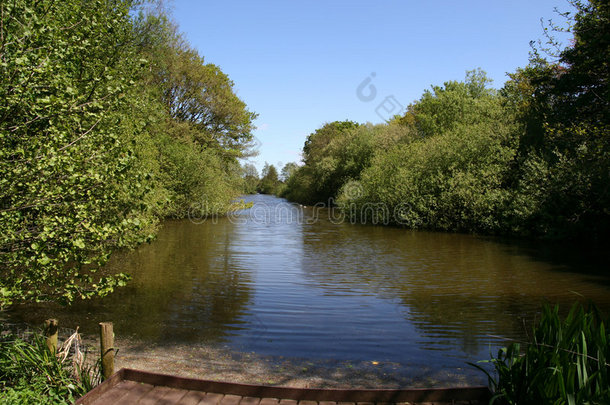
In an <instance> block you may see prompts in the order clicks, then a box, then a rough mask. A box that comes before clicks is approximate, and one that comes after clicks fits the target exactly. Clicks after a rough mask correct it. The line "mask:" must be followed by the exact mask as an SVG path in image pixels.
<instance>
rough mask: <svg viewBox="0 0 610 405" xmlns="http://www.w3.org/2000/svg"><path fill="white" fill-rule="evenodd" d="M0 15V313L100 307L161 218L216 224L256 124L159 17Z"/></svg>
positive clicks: (85, 10)
mask: <svg viewBox="0 0 610 405" xmlns="http://www.w3.org/2000/svg"><path fill="white" fill-rule="evenodd" d="M134 7H135V4H134V3H133V2H132V1H129V0H119V1H112V2H107V1H101V0H93V1H88V2H81V1H62V2H56V1H51V0H41V1H36V2H30V1H26V0H14V1H10V2H2V3H0V12H1V14H2V24H1V26H0V99H1V100H2V103H1V104H0V306H2V305H5V304H8V303H10V302H12V301H15V300H43V299H61V300H62V301H65V302H70V301H72V300H73V299H74V298H76V297H81V298H86V297H90V296H93V295H103V294H105V293H107V292H109V291H111V290H112V289H113V288H114V287H115V286H116V285H122V284H124V283H125V281H126V280H127V276H125V275H121V274H119V275H109V274H104V275H102V274H98V272H97V270H98V269H99V268H100V267H101V265H102V264H103V263H104V262H105V261H106V260H107V259H108V256H109V254H110V253H111V252H112V250H113V249H116V248H121V247H131V246H135V245H137V244H138V243H141V242H143V241H146V240H149V239H150V238H151V237H152V235H153V234H154V231H155V224H156V222H157V220H158V218H161V217H165V216H173V217H185V216H187V215H189V213H190V210H191V209H192V207H193V206H196V207H197V210H198V211H199V212H198V215H201V214H202V213H203V214H208V213H211V212H226V211H227V210H228V209H230V207H231V201H232V199H233V198H234V197H236V196H237V195H238V194H239V192H240V191H241V187H242V179H241V176H240V174H241V173H240V167H239V164H238V161H237V159H238V158H239V157H243V156H247V155H248V154H249V153H250V147H251V138H252V135H251V131H252V129H253V126H252V120H253V119H254V117H255V115H254V114H253V113H251V112H249V111H248V110H247V108H246V106H245V104H244V103H243V102H242V101H241V100H239V99H238V98H237V97H236V96H235V94H234V92H233V83H232V82H231V81H230V80H229V78H228V77H227V76H226V75H225V74H224V73H222V71H221V70H220V69H219V68H218V67H217V66H214V65H210V64H206V63H204V60H203V58H202V57H200V56H199V55H198V54H197V52H196V51H194V50H193V49H192V48H190V47H189V46H188V44H186V42H185V41H184V40H183V39H182V38H181V36H180V35H179V34H178V33H177V30H176V28H175V27H174V26H173V25H172V24H171V22H170V21H169V20H168V18H167V16H166V15H164V14H163V13H159V12H157V13H144V12H138V9H137V8H134Z"/></svg>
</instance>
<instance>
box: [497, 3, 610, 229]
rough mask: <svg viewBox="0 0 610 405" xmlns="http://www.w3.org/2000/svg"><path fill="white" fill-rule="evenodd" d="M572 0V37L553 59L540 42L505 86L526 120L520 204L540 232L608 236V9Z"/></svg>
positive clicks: (518, 175) (517, 178)
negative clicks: (538, 46)
mask: <svg viewBox="0 0 610 405" xmlns="http://www.w3.org/2000/svg"><path fill="white" fill-rule="evenodd" d="M572 4H573V6H574V7H575V10H576V13H575V14H571V13H564V14H563V15H564V16H566V17H568V21H569V24H568V25H570V26H571V30H572V33H573V34H574V39H573V45H571V46H569V47H567V48H565V49H563V50H561V51H560V52H559V53H558V55H557V56H558V60H557V62H553V63H552V62H548V61H547V60H546V59H545V58H543V55H542V53H541V52H540V51H538V50H535V52H534V53H533V56H532V59H531V61H530V65H529V66H528V67H526V68H524V69H520V70H518V71H517V72H516V73H515V74H513V75H511V80H510V81H509V82H508V83H507V84H506V86H505V89H504V91H505V93H506V95H507V99H508V100H509V103H510V105H511V107H512V108H513V109H514V110H515V111H516V113H517V114H518V115H519V116H520V118H521V121H522V123H523V125H524V132H523V136H522V138H521V140H520V143H521V146H520V150H519V157H518V159H517V160H516V162H517V163H518V165H517V166H515V169H514V175H513V178H514V183H515V189H516V190H517V192H516V194H515V196H516V198H515V204H514V207H515V209H514V211H515V212H517V213H519V212H520V213H526V214H527V215H526V218H525V219H524V220H523V223H524V226H523V227H524V228H528V229H530V230H531V232H532V233H534V234H538V235H543V236H546V237H552V238H565V237H575V236H579V237H587V238H590V237H603V236H604V235H607V231H608V229H609V227H610V212H609V211H608V206H610V190H609V189H608V184H610V131H609V115H608V111H610V106H609V103H610V101H609V100H610V94H609V93H608V76H609V73H608V72H609V69H608V54H609V53H610V42H609V40H608V35H607V34H606V32H608V29H610V22H609V21H610V12H609V10H610V9H609V6H608V4H607V3H606V2H601V1H590V2H581V1H574V2H572ZM550 40H551V42H555V41H553V39H552V38H551V39H550ZM532 196H535V198H532ZM520 205H523V206H524V207H526V209H525V210H523V209H521V210H519V209H518V207H519V206H520ZM516 222H518V220H516Z"/></svg>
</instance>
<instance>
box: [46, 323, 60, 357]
mask: <svg viewBox="0 0 610 405" xmlns="http://www.w3.org/2000/svg"><path fill="white" fill-rule="evenodd" d="M57 326H58V322H57V319H47V320H46V321H44V335H45V336H46V338H47V347H48V348H49V351H50V352H51V353H53V354H55V353H57V329H58V327H57Z"/></svg>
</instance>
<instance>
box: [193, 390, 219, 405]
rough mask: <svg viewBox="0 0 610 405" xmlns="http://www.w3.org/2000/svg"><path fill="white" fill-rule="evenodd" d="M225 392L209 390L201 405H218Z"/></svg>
mask: <svg viewBox="0 0 610 405" xmlns="http://www.w3.org/2000/svg"><path fill="white" fill-rule="evenodd" d="M222 397H224V395H223V394H216V393H212V392H208V393H206V394H205V396H204V397H203V399H202V400H201V402H199V405H218V404H219V403H220V401H222Z"/></svg>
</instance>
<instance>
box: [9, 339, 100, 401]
mask: <svg viewBox="0 0 610 405" xmlns="http://www.w3.org/2000/svg"><path fill="white" fill-rule="evenodd" d="M67 342H69V340H68V341H67ZM65 343H66V342H65ZM69 350H70V345H68V346H67V347H66V348H61V349H60V350H59V353H57V355H55V354H52V353H51V352H50V351H49V349H48V348H47V345H46V343H45V339H44V337H43V336H42V335H40V334H38V333H35V334H33V335H32V336H29V337H28V338H27V339H24V338H20V337H18V336H15V335H13V334H6V335H3V336H2V337H0V396H1V398H2V399H1V400H0V402H1V403H2V404H5V405H8V404H15V405H22V404H32V405H39V404H72V403H74V401H75V400H76V399H77V398H79V397H81V396H83V395H84V394H86V393H87V391H89V390H91V389H92V388H93V386H95V385H96V384H97V383H99V379H100V377H99V376H100V373H99V367H98V365H97V364H91V365H85V363H84V360H85V359H84V357H81V358H79V359H77V358H76V357H75V356H74V354H70V353H69V352H68V351H69ZM72 353H73V352H72ZM79 364H80V365H79Z"/></svg>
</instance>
